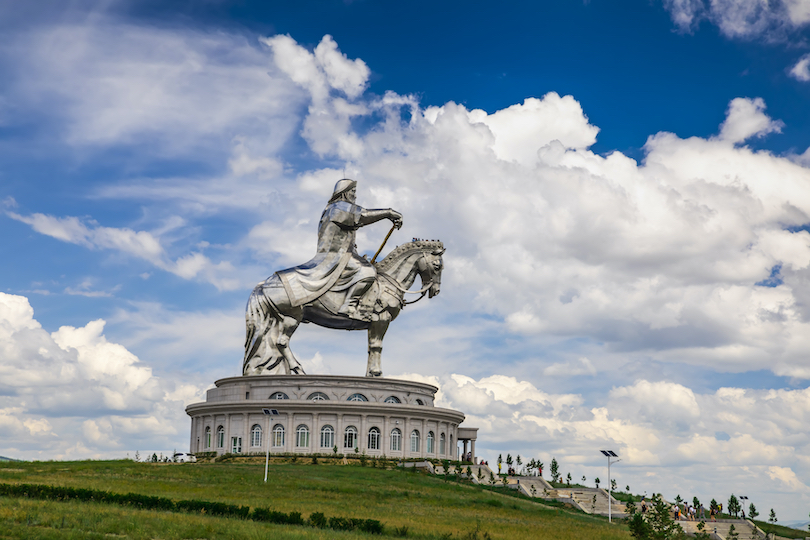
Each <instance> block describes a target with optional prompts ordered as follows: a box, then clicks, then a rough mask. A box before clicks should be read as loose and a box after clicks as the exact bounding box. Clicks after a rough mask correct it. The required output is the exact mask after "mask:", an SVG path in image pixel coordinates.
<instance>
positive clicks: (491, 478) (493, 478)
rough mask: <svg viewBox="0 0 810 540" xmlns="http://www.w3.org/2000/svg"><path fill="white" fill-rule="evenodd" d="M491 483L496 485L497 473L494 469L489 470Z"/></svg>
mask: <svg viewBox="0 0 810 540" xmlns="http://www.w3.org/2000/svg"><path fill="white" fill-rule="evenodd" d="M489 483H490V484H491V485H493V486H494V485H495V474H494V473H493V472H492V471H489Z"/></svg>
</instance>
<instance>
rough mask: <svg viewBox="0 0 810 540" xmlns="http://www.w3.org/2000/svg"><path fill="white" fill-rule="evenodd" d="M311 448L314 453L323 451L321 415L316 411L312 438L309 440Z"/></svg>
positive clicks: (313, 415)
mask: <svg viewBox="0 0 810 540" xmlns="http://www.w3.org/2000/svg"><path fill="white" fill-rule="evenodd" d="M316 437H317V439H318V440H317V441H316V440H315V438H316ZM309 450H310V452H313V453H314V452H320V451H321V415H320V414H316V413H312V438H311V439H310V440H309Z"/></svg>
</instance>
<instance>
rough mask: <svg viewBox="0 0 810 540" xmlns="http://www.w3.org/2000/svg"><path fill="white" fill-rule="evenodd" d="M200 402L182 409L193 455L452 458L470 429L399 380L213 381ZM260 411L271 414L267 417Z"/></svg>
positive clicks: (470, 439)
mask: <svg viewBox="0 0 810 540" xmlns="http://www.w3.org/2000/svg"><path fill="white" fill-rule="evenodd" d="M215 384H216V388H213V389H211V390H209V391H208V393H207V396H206V401H205V402H203V403H194V404H191V405H189V406H188V407H186V413H187V414H188V415H189V416H190V417H191V440H190V449H191V451H192V452H216V453H217V454H218V455H221V454H225V453H234V454H240V453H241V454H248V453H250V454H253V453H264V452H265V451H266V450H267V444H268V443H269V445H270V453H271V454H289V453H300V454H315V453H319V454H332V453H334V448H335V447H337V452H338V453H339V454H355V453H359V454H362V453H365V454H366V455H367V456H386V457H388V458H401V459H407V458H429V459H451V460H456V459H458V458H459V452H458V444H459V442H460V441H459V434H460V433H461V435H462V437H463V440H462V441H461V442H463V444H464V450H465V452H466V451H467V448H468V447H467V444H468V443H471V445H472V446H471V453H472V456H473V459H474V456H475V435H476V432H477V428H469V427H466V426H465V427H462V428H461V431H460V430H459V425H460V424H461V423H462V422H463V421H464V414H463V413H461V412H459V411H455V410H452V409H444V408H439V407H435V406H434V396H435V394H436V392H437V391H438V388H436V387H435V386H432V385H429V384H424V383H417V382H411V381H404V380H399V379H386V378H368V377H344V376H336V375H272V376H251V377H231V378H227V379H220V380H219V381H217V382H216V383H215ZM263 409H270V411H271V412H272V414H270V415H267V414H265V413H264V412H263Z"/></svg>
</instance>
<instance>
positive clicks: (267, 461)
mask: <svg viewBox="0 0 810 540" xmlns="http://www.w3.org/2000/svg"><path fill="white" fill-rule="evenodd" d="M265 438H266V439H267V455H266V456H265V458H264V482H265V484H266V483H267V469H268V467H269V466H270V416H269V415H268V416H267V436H266V437H265Z"/></svg>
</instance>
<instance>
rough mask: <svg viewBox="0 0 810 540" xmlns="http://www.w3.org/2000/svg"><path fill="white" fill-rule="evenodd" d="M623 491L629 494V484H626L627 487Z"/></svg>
mask: <svg viewBox="0 0 810 540" xmlns="http://www.w3.org/2000/svg"><path fill="white" fill-rule="evenodd" d="M624 490H625V491H626V492H627V493H630V484H628V485H626V486H624Z"/></svg>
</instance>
